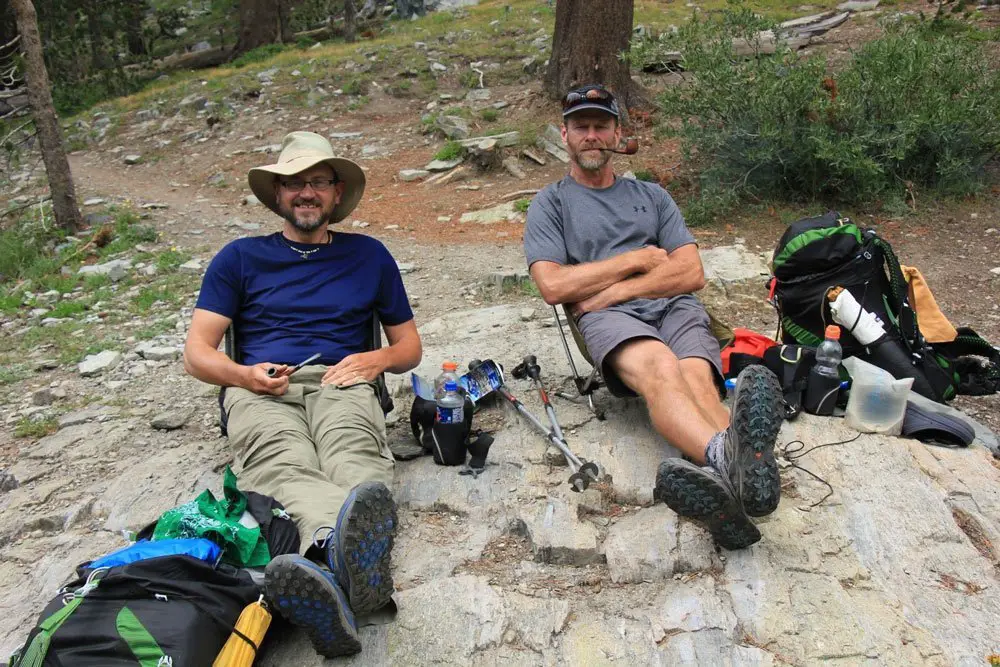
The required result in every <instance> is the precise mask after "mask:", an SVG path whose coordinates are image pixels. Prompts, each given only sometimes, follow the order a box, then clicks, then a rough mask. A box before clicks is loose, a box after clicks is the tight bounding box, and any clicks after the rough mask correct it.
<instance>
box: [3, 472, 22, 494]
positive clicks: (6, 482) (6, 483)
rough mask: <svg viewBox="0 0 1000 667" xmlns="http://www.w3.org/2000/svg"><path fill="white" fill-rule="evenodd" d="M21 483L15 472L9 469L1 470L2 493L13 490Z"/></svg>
mask: <svg viewBox="0 0 1000 667" xmlns="http://www.w3.org/2000/svg"><path fill="white" fill-rule="evenodd" d="M19 486H20V484H19V483H18V481H17V478H16V477H14V474H13V473H12V472H10V471H9V470H6V469H5V470H0V493H6V492H7V491H13V490H14V489H16V488H17V487H19Z"/></svg>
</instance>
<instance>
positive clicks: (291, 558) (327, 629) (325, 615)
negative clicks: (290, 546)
mask: <svg viewBox="0 0 1000 667" xmlns="http://www.w3.org/2000/svg"><path fill="white" fill-rule="evenodd" d="M264 597H265V598H266V599H267V601H268V603H269V604H270V605H271V608H272V609H274V610H276V611H277V612H278V614H280V615H281V617H282V618H284V619H285V620H286V621H288V622H289V623H291V624H292V625H295V626H298V627H300V628H302V629H303V630H305V631H306V634H307V635H309V640H310V641H311V642H312V645H313V648H315V649H316V652H317V653H319V654H320V655H323V656H326V657H327V658H333V657H336V656H339V655H354V654H355V653H358V652H360V651H361V641H360V640H359V639H358V626H357V624H356V623H355V621H354V614H353V613H351V608H350V607H349V606H348V604H347V596H345V595H344V591H342V590H341V588H340V586H338V585H337V581H336V579H335V578H334V576H333V573H332V572H330V571H329V570H327V569H326V568H324V567H323V566H322V565H318V564H316V563H314V562H312V561H311V560H309V559H307V558H305V557H303V556H299V555H298V554H284V555H282V556H278V557H276V558H275V559H274V560H272V561H271V562H270V563H268V564H267V567H266V568H265V569H264Z"/></svg>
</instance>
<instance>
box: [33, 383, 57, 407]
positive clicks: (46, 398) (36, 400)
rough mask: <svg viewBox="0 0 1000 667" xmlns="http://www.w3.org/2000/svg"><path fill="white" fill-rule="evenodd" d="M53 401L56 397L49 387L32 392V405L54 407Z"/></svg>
mask: <svg viewBox="0 0 1000 667" xmlns="http://www.w3.org/2000/svg"><path fill="white" fill-rule="evenodd" d="M53 400H55V397H54V396H53V395H52V390H51V389H49V388H48V387H43V388H41V389H36V390H35V391H33V392H31V404H32V405H52V401H53Z"/></svg>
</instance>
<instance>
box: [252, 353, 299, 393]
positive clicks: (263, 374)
mask: <svg viewBox="0 0 1000 667" xmlns="http://www.w3.org/2000/svg"><path fill="white" fill-rule="evenodd" d="M246 368H247V371H248V372H247V374H246V381H245V383H244V385H243V388H244V389H248V390H250V391H252V392H253V393H255V394H270V395H272V396H281V395H282V394H284V393H285V392H286V391H288V377H286V375H287V373H288V372H289V371H290V370H291V367H289V366H284V365H281V364H271V363H268V362H266V361H265V362H262V363H259V364H254V365H253V366H247V367H246ZM269 368H276V369H277V371H275V376H274V377H268V376H267V371H268V369H269Z"/></svg>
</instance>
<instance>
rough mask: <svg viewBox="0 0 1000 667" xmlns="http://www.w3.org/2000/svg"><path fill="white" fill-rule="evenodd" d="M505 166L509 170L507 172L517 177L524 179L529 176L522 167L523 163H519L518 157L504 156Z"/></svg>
mask: <svg viewBox="0 0 1000 667" xmlns="http://www.w3.org/2000/svg"><path fill="white" fill-rule="evenodd" d="M503 168H504V169H506V170H507V173H508V174H510V175H511V176H513V177H514V178H517V179H522V178H525V177H526V176H527V174H525V173H524V170H523V169H521V165H520V164H518V162H517V158H516V157H513V156H512V157H508V158H504V161H503Z"/></svg>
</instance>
